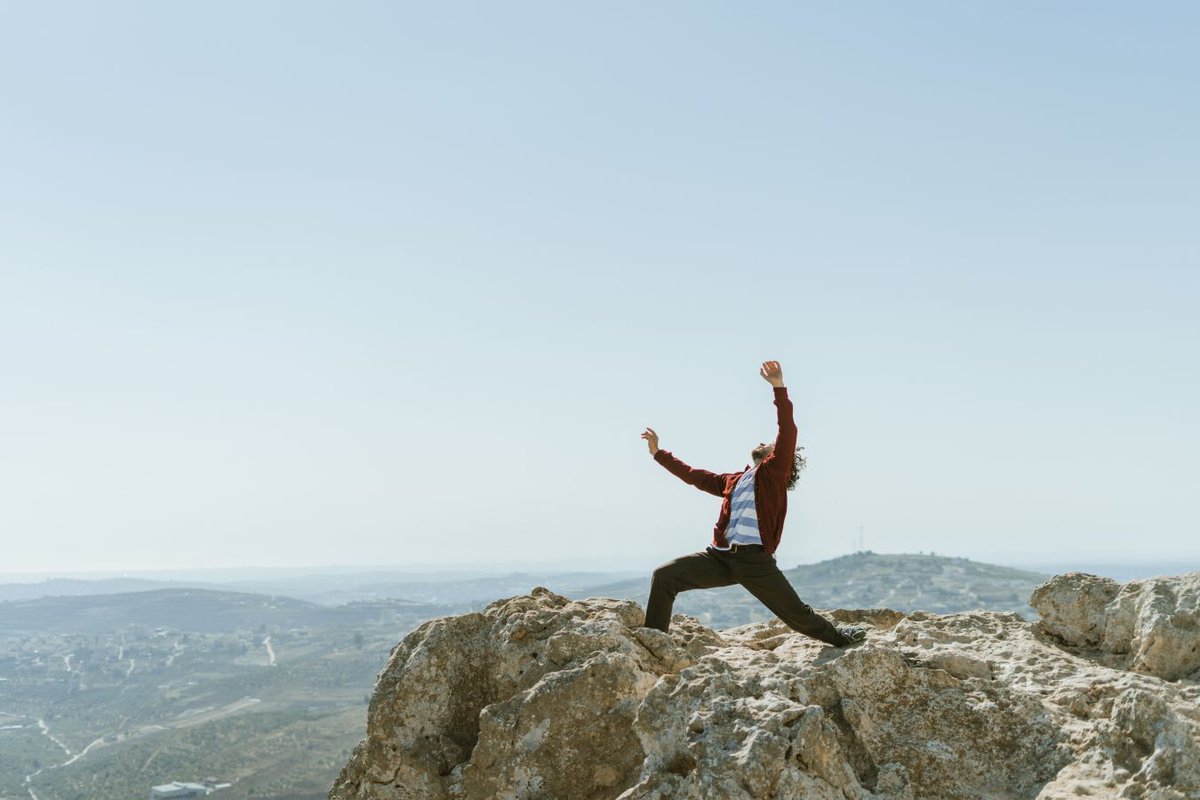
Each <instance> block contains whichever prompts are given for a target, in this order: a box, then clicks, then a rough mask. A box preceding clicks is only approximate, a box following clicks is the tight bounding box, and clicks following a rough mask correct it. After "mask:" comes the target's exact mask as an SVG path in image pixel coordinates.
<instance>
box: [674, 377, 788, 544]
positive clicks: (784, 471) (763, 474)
mask: <svg viewBox="0 0 1200 800" xmlns="http://www.w3.org/2000/svg"><path fill="white" fill-rule="evenodd" d="M775 411H776V414H777V415H778V417H779V433H778V435H776V437H775V449H774V450H773V451H771V455H769V456H767V457H766V458H764V459H763V461H762V464H761V465H759V468H758V472H757V473H755V475H754V510H755V512H756V513H757V515H758V534H759V536H761V537H762V542H763V547H764V549H765V550H766V551H767V552H768V553H774V552H775V549H776V548H777V547H779V539H780V537H781V536H783V518H784V517H786V516H787V485H788V480H789V479H790V478H791V477H792V464H793V462H794V461H795V455H796V422H795V420H794V419H792V401H791V400H789V399H788V394H787V387H785V386H780V387H777V388H776V389H775ZM654 460H655V461H657V462H658V463H660V464H662V465H663V466H664V467H666V468H667V469H668V470H669V471H670V472H671V474H672V475H674V476H675V477H677V478H679V479H680V480H682V481H684V482H685V483H690V484H691V485H692V486H695V487H696V488H697V489H700V490H701V491H704V492H708V493H709V494H715V495H716V496H717V497H720V498H721V514H720V516H718V517H717V524H716V525H715V526H713V544H714V545H716V546H718V547H728V546H729V543H728V542H727V541H725V527H726V526H727V525H728V524H729V498H730V497H731V496H732V495H733V488H734V487H735V486H737V482H738V478H740V477H742V475H743V474H744V473H745V472H746V470H748V469H750V465H749V464H747V465H746V466H745V467H744V468H743V469H740V470H738V471H737V472H723V473H719V474H718V473H715V472H709V471H708V470H703V469H696V468H695V467H689V466H688V465H687V464H685V463H683V462H682V461H680V460H679V459H678V458H676V457H675V456H673V455H672V454H671V453H670V452H669V451H667V450H659V451H658V452H657V453H655V454H654Z"/></svg>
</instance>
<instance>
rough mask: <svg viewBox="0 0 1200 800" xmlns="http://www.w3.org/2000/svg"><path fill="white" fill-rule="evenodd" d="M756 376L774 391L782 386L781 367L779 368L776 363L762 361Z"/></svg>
mask: <svg viewBox="0 0 1200 800" xmlns="http://www.w3.org/2000/svg"><path fill="white" fill-rule="evenodd" d="M758 374H759V375H762V376H763V380H765V381H766V382H767V383H769V384H771V385H772V386H774V387H775V388H776V389H778V388H780V387H781V386H783V367H781V366H779V362H778V361H764V362H763V365H762V368H761V369H759V371H758Z"/></svg>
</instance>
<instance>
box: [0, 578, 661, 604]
mask: <svg viewBox="0 0 1200 800" xmlns="http://www.w3.org/2000/svg"><path fill="white" fill-rule="evenodd" d="M635 575H641V572H610V573H604V572H561V571H555V572H512V573H508V574H486V573H469V572H461V571H446V572H441V573H433V574H428V573H404V572H397V571H394V570H391V571H389V570H378V571H372V572H352V573H346V572H331V573H312V574H302V575H288V576H285V577H280V578H259V579H252V580H236V581H197V580H188V581H182V580H155V579H149V578H124V577H122V578H51V579H49V580H44V581H38V582H36V583H7V584H5V583H0V603H5V602H11V601H16V600H36V599H38V598H42V597H82V596H86V595H101V594H122V593H126V592H146V591H151V590H155V589H205V590H209V591H217V592H243V593H250V594H263V595H271V596H285V597H293V598H296V599H298V600H307V601H310V602H314V603H319V604H321V605H324V606H336V605H341V604H343V603H353V602H361V601H376V600H385V599H398V600H407V601H410V602H414V603H434V604H451V605H454V606H455V613H457V612H458V611H462V610H467V608H468V607H469V606H470V605H471V604H478V605H486V604H487V603H490V602H491V601H492V600H495V599H496V598H497V597H508V596H512V595H516V594H523V593H525V592H528V591H530V590H531V589H533V587H535V586H541V585H549V584H553V585H555V586H560V587H565V588H566V589H569V590H572V591H574V590H577V589H580V588H582V587H584V586H591V585H595V584H598V583H604V582H609V581H615V580H619V579H621V578H627V577H632V576H635ZM6 610H7V609H6Z"/></svg>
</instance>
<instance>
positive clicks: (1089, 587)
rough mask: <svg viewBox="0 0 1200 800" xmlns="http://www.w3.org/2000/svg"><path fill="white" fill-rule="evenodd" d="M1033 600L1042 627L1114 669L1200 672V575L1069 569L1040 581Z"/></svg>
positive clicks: (1169, 675) (1175, 675) (1164, 674)
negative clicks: (1142, 576) (1129, 577)
mask: <svg viewBox="0 0 1200 800" xmlns="http://www.w3.org/2000/svg"><path fill="white" fill-rule="evenodd" d="M1030 603H1031V605H1033V607H1034V608H1036V609H1037V611H1038V613H1039V614H1041V615H1042V625H1041V629H1042V630H1044V631H1046V632H1047V633H1050V634H1052V635H1053V636H1055V637H1057V638H1058V639H1059V640H1060V641H1061V643H1062V644H1063V645H1065V646H1067V647H1070V648H1073V649H1075V650H1077V651H1078V652H1080V653H1087V652H1088V651H1094V652H1092V653H1090V655H1092V656H1093V657H1097V658H1100V659H1101V660H1103V661H1105V663H1108V664H1109V665H1110V666H1114V667H1118V668H1120V669H1130V670H1134V671H1135V672H1144V673H1146V674H1148V675H1157V676H1158V677H1160V678H1166V679H1167V680H1178V679H1180V678H1188V677H1189V676H1190V677H1191V679H1192V680H1195V679H1196V677H1197V673H1198V672H1200V572H1193V573H1192V574H1190V575H1184V576H1183V577H1179V578H1150V579H1148V580H1141V581H1130V582H1129V583H1126V584H1119V583H1117V582H1116V581H1114V580H1112V579H1110V578H1100V577H1097V576H1095V575H1087V574H1085V573H1082V572H1070V573H1067V574H1066V575H1058V576H1056V577H1054V578H1052V579H1050V580H1049V581H1046V583H1044V584H1042V585H1041V586H1039V587H1038V588H1037V589H1036V590H1035V591H1034V593H1033V597H1032V598H1031V600H1030ZM1105 655H1107V656H1111V657H1110V658H1104V656H1105Z"/></svg>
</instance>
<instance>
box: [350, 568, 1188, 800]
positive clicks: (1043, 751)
mask: <svg viewBox="0 0 1200 800" xmlns="http://www.w3.org/2000/svg"><path fill="white" fill-rule="evenodd" d="M1198 581H1200V573H1198V574H1193V575H1188V576H1184V577H1182V578H1164V579H1156V580H1154V581H1137V582H1134V583H1130V584H1127V585H1124V586H1122V585H1120V584H1116V583H1114V582H1112V581H1106V580H1105V579H1102V578H1097V577H1095V576H1086V575H1080V574H1077V573H1072V574H1068V575H1063V576H1058V577H1055V578H1053V579H1052V580H1050V581H1048V582H1047V583H1046V584H1044V585H1043V586H1041V587H1039V588H1038V590H1037V592H1036V593H1035V595H1034V603H1033V605H1034V606H1035V607H1036V608H1037V609H1038V610H1039V612H1040V613H1041V614H1042V615H1043V616H1042V619H1041V620H1038V621H1036V622H1033V623H1031V622H1029V621H1027V620H1025V619H1023V618H1022V617H1020V616H1019V615H1017V614H1000V613H994V612H984V611H980V612H973V613H964V614H950V615H945V616H939V615H935V614H926V613H921V612H914V613H909V614H901V613H899V612H895V611H890V610H887V609H870V610H859V611H846V610H837V611H833V612H830V613H831V615H832V616H834V617H836V618H837V619H838V620H839V621H840V622H850V621H853V622H857V623H860V624H863V625H865V626H867V627H868V628H870V629H871V633H870V635H869V636H868V639H867V641H865V642H863V643H861V644H858V645H855V646H852V647H849V648H844V649H840V648H834V647H829V646H828V645H825V644H823V643H821V642H817V641H815V640H812V639H809V638H807V637H805V636H803V635H801V634H797V633H794V632H793V631H791V630H789V629H788V628H786V627H785V626H784V625H783V624H782V623H780V622H779V621H778V620H776V621H774V622H772V623H769V624H768V623H755V624H752V625H745V626H741V627H739V628H733V629H729V630H724V631H721V632H719V633H717V632H714V631H711V630H709V629H707V628H704V627H703V626H701V625H699V624H698V623H697V622H696V621H695V620H693V619H691V618H689V617H684V616H681V615H676V617H675V620H674V621H673V623H672V627H671V632H670V634H669V635H668V634H664V633H661V632H659V631H656V630H651V629H648V628H643V627H641V623H642V621H643V618H644V617H643V611H642V609H641V608H640V607H639V606H638V605H637V604H636V603H633V602H629V601H619V600H611V599H606V598H589V599H586V600H577V601H572V600H568V599H567V598H565V597H562V596H559V595H557V594H555V593H553V592H551V591H550V590H548V589H544V588H541V587H539V588H537V589H534V590H533V591H532V592H531V593H530V594H528V595H523V596H519V597H514V598H509V599H506V600H500V601H497V602H495V603H492V604H491V605H489V606H488V607H487V608H485V609H484V610H483V611H482V612H480V613H474V614H465V615H462V616H457V617H443V618H440V619H436V620H430V621H429V622H426V623H425V624H424V625H422V626H421V627H420V628H418V629H417V630H415V631H413V632H412V633H411V634H409V635H408V636H407V637H405V639H404V641H402V642H401V643H400V644H399V645H398V646H397V647H396V649H395V650H394V651H393V653H392V656H391V659H390V660H389V662H388V665H387V667H386V668H385V669H384V671H383V672H382V673H381V674H380V677H379V681H378V683H377V685H376V687H375V694H374V696H373V698H372V701H371V706H370V711H369V716H368V731H367V738H366V739H365V740H364V741H363V742H362V743H361V744H360V745H359V746H358V748H357V749H356V750H355V752H354V754H353V756H352V757H351V760H350V762H349V763H347V764H346V766H345V768H344V769H343V771H342V774H341V776H340V777H339V779H338V782H337V784H336V785H335V786H334V788H333V790H332V791H331V793H330V797H331V798H333V800H350V798H395V799H397V800H399V799H400V798H403V799H404V800H418V799H420V800H426V799H428V800H433V799H435V798H436V799H438V800H442V799H443V798H444V799H446V800H450V799H451V798H453V799H454V800H493V799H494V798H504V799H511V800H516V799H517V798H528V800H556V799H558V798H561V799H562V800H608V799H609V798H622V800H626V799H628V800H635V799H636V800H647V799H649V798H657V799H659V800H668V799H671V798H695V799H696V800H714V799H722V800H723V799H724V798H797V800H799V799H800V798H805V799H810V798H811V799H815V800H822V799H825V798H828V799H829V800H833V798H838V799H839V800H855V799H856V798H863V799H866V798H889V799H893V800H901V799H906V800H908V799H911V800H923V799H924V798H963V800H966V799H967V798H970V799H971V800H979V799H980V798H990V799H994V800H998V799H999V798H1046V799H1047V800H1048V799H1049V798H1068V797H1069V798H1079V797H1124V798H1135V800H1167V799H1168V798H1170V799H1171V800H1193V799H1194V798H1200V711H1198V701H1200V684H1198V683H1197V679H1200V671H1198V669H1197V668H1198V667H1200V663H1198V662H1197V660H1196V653H1197V649H1198V646H1200V632H1198V630H1197V626H1196V622H1197V614H1196V608H1197V605H1196V597H1197V586H1198Z"/></svg>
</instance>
